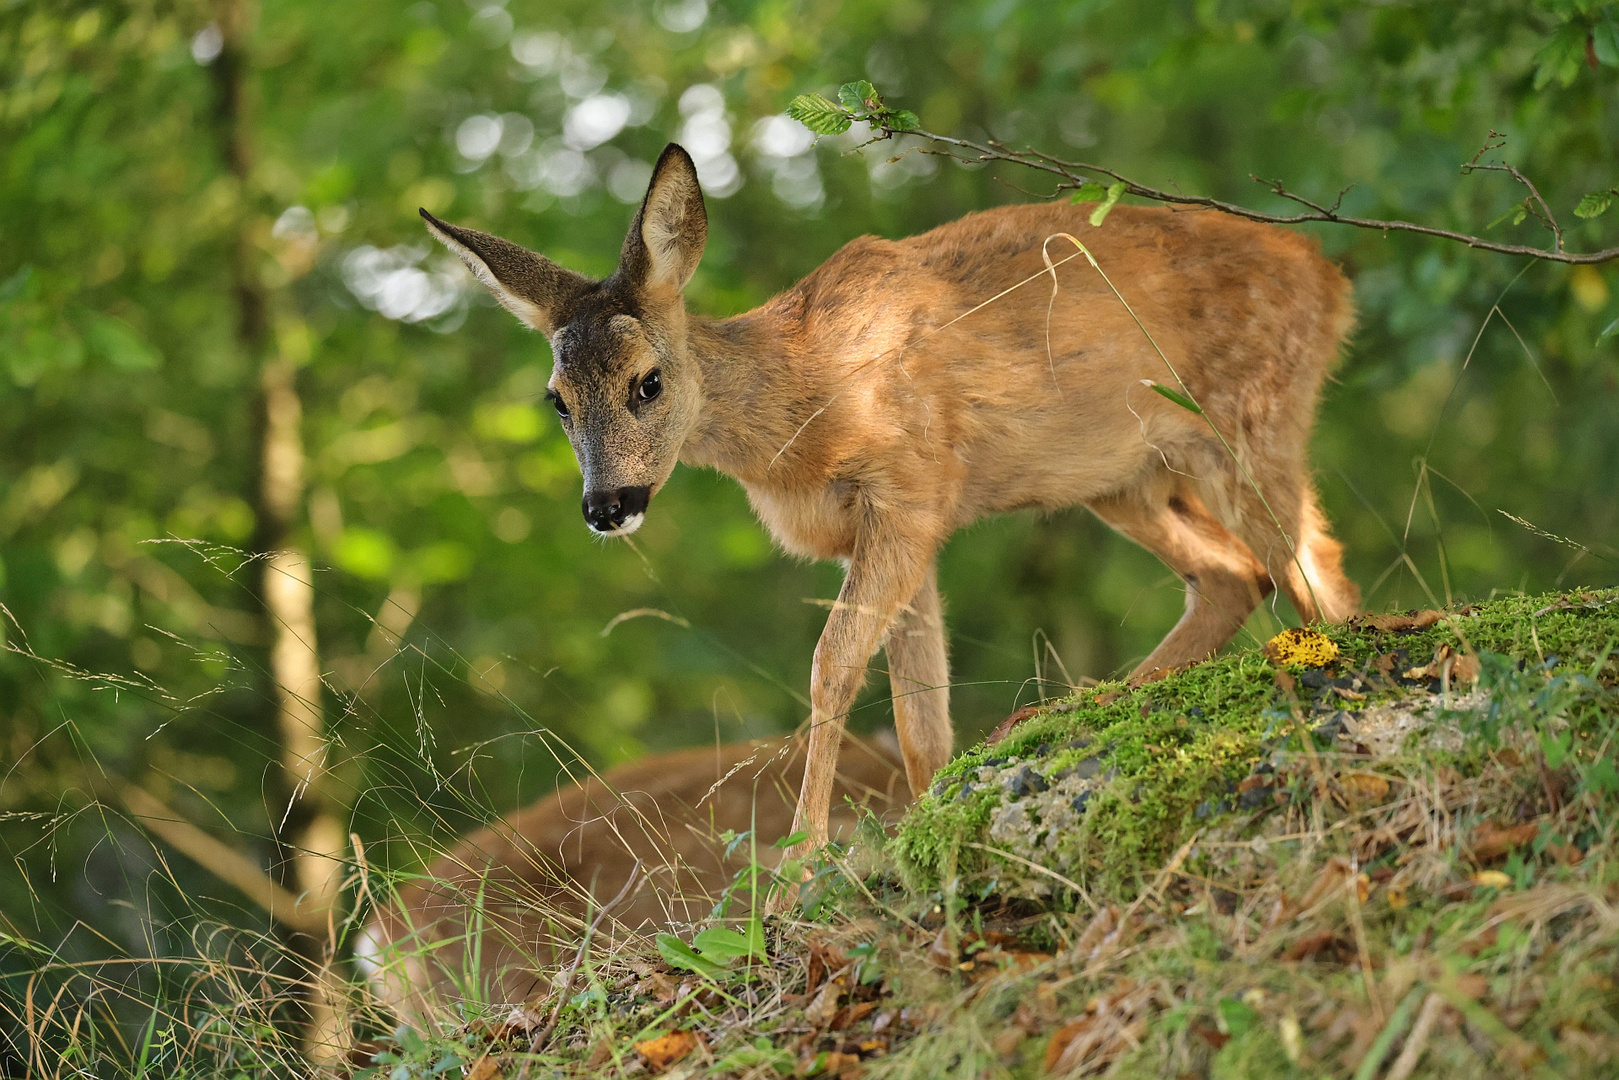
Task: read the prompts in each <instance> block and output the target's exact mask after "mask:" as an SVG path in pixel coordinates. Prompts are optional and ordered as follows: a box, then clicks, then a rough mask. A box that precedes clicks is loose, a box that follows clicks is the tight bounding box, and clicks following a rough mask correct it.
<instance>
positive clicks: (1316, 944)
mask: <svg viewBox="0 0 1619 1080" xmlns="http://www.w3.org/2000/svg"><path fill="white" fill-rule="evenodd" d="M1328 946H1334V947H1335V951H1337V952H1342V951H1343V949H1344V945H1343V944H1342V943H1340V942H1339V941H1338V935H1337V934H1335V933H1333V932H1332V931H1331V930H1323V931H1321V932H1320V933H1319V934H1311V935H1310V936H1309V937H1305V938H1300V939H1299V940H1297V941H1295V942H1294V943H1293V944H1292V945H1290V946H1288V947H1287V949H1286V950H1285V951H1284V952H1283V953H1282V955H1281V959H1282V960H1283V962H1285V963H1297V962H1298V961H1300V960H1308V959H1311V958H1312V957H1314V956H1315V955H1317V954H1318V953H1321V952H1323V951H1325V950H1326V949H1327V947H1328ZM1349 947H1350V948H1353V946H1349Z"/></svg>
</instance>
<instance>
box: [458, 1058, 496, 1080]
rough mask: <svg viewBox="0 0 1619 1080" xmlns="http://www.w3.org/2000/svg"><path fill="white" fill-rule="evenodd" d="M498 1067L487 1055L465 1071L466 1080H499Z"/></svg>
mask: <svg viewBox="0 0 1619 1080" xmlns="http://www.w3.org/2000/svg"><path fill="white" fill-rule="evenodd" d="M503 1075H504V1074H502V1073H501V1071H500V1065H499V1064H498V1063H497V1062H496V1061H495V1059H494V1058H492V1057H490V1056H489V1055H488V1054H485V1055H483V1056H482V1057H480V1058H479V1059H478V1060H477V1061H474V1062H473V1063H472V1065H471V1066H470V1067H469V1068H468V1069H467V1071H466V1074H465V1076H466V1080H501V1077H502V1076H503Z"/></svg>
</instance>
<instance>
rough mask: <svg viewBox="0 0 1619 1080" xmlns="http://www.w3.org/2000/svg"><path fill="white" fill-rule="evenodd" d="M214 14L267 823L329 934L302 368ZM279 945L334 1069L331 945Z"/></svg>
mask: <svg viewBox="0 0 1619 1080" xmlns="http://www.w3.org/2000/svg"><path fill="white" fill-rule="evenodd" d="M215 10H216V11H217V13H218V26H219V30H220V34H221V37H222V46H223V47H222V49H221V51H220V53H219V56H218V57H217V58H216V59H215V61H214V68H213V74H214V82H215V86H216V90H217V94H218V99H219V137H220V144H221V151H222V153H223V155H224V157H225V161H226V164H227V167H228V168H229V170H230V172H231V174H232V176H234V177H235V179H236V181H237V184H238V188H239V198H240V206H241V210H240V214H239V217H238V224H237V227H236V236H235V238H234V243H233V247H232V252H231V262H232V266H231V271H232V278H233V288H234V291H235V294H236V299H237V308H238V310H237V334H238V338H239V342H240V346H241V348H242V351H243V353H244V355H245V356H247V357H248V358H249V359H250V360H252V361H254V362H256V363H258V365H259V386H258V405H259V418H258V419H259V425H258V431H259V434H260V438H261V440H262V441H261V443H260V447H259V490H258V493H257V494H258V499H257V502H258V507H259V528H258V539H257V542H256V544H255V547H256V548H257V551H256V552H255V554H256V555H258V556H259V558H260V559H261V560H262V565H263V567H264V575H263V578H262V581H261V596H262V599H263V604H264V618H265V621H266V623H267V624H268V625H267V629H268V635H267V636H268V639H269V641H270V665H269V666H270V677H271V680H272V683H273V686H272V688H271V689H272V697H273V699H274V702H275V718H276V731H277V734H278V735H279V737H280V741H281V766H282V772H283V774H284V778H285V784H286V794H287V798H288V803H287V806H286V809H285V812H284V813H283V814H281V815H280V816H279V817H278V820H277V821H276V823H275V824H276V827H277V832H278V837H277V839H278V840H279V842H280V844H281V847H282V850H283V851H284V852H286V853H287V858H286V864H285V867H284V875H283V876H284V884H285V885H287V887H288V888H290V889H291V890H292V891H293V892H295V893H297V894H298V897H299V900H298V903H299V907H300V915H301V916H303V917H304V918H305V919H307V920H317V919H324V921H325V923H326V925H327V927H329V928H335V926H336V924H337V922H338V920H339V917H340V914H341V912H340V904H341V900H342V895H341V893H342V881H343V860H344V857H345V855H346V851H347V840H346V834H345V831H344V829H343V825H342V821H341V820H340V818H339V816H338V812H337V804H336V802H335V801H334V800H333V799H332V797H331V792H330V790H329V789H330V786H331V785H330V781H329V779H328V776H329V773H328V768H329V764H330V763H329V761H328V755H329V753H330V745H329V743H328V742H327V739H326V732H325V723H324V713H323V710H322V701H321V672H320V653H319V650H318V648H317V639H316V635H315V588H314V581H313V578H312V575H311V572H310V563H309V555H308V553H307V552H305V551H302V550H300V549H299V548H298V546H297V544H296V542H295V538H294V536H293V529H294V526H295V524H296V523H297V520H298V515H299V510H300V507H301V505H302V502H303V494H304V479H303V476H304V445H303V432H302V419H303V406H302V403H301V402H300V401H299V398H298V389H297V382H296V375H297V362H298V360H299V359H300V358H298V357H295V356H291V355H288V352H287V350H286V349H284V348H279V347H277V346H276V345H275V344H273V343H272V341H271V335H270V333H269V327H270V298H269V296H268V295H267V291H266V289H265V286H264V284H263V282H262V281H261V279H260V278H259V275H258V273H257V270H256V266H255V263H256V260H257V254H256V252H255V250H254V243H253V237H252V233H251V220H252V218H251V214H250V212H249V206H250V199H251V193H250V185H251V182H252V165H253V127H252V124H253V119H252V109H251V106H252V99H251V95H252V83H251V78H250V72H251V58H250V56H249V51H248V49H247V42H248V40H249V38H250V36H251V32H252V24H253V20H254V15H255V12H254V8H253V5H252V0H219V2H218V4H217V7H216V9H215ZM289 944H290V945H291V946H292V948H293V950H294V951H295V952H296V953H297V954H298V955H299V956H300V958H301V959H302V960H303V961H304V967H305V974H306V987H305V989H306V992H305V1006H306V1009H307V1017H306V1022H305V1028H304V1031H303V1033H302V1035H303V1043H304V1046H305V1049H306V1051H307V1052H308V1053H309V1055H310V1057H311V1059H312V1060H314V1061H317V1062H327V1061H332V1060H334V1059H336V1058H338V1057H340V1056H341V1055H342V1054H343V1053H344V1051H345V1049H346V1047H347V1044H348V1042H349V1031H348V1023H347V1016H346V1008H345V995H344V993H343V990H342V987H343V980H342V979H341V978H340V976H339V973H338V971H337V970H336V968H335V962H336V957H335V946H336V935H335V933H333V932H328V933H327V934H326V935H324V937H320V938H317V937H314V936H311V935H308V934H293V935H291V940H290V941H289Z"/></svg>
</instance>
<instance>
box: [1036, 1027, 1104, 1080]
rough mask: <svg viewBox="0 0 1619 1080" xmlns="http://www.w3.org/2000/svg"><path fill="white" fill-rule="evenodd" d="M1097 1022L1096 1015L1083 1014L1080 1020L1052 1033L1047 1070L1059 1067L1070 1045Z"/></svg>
mask: <svg viewBox="0 0 1619 1080" xmlns="http://www.w3.org/2000/svg"><path fill="white" fill-rule="evenodd" d="M1096 1024H1097V1018H1096V1017H1094V1016H1082V1017H1080V1018H1079V1019H1078V1020H1075V1021H1073V1022H1071V1023H1067V1024H1064V1025H1063V1026H1062V1027H1060V1028H1058V1029H1057V1030H1056V1031H1055V1032H1054V1033H1053V1034H1052V1036H1051V1041H1050V1042H1048V1043H1046V1072H1052V1071H1054V1070H1055V1069H1056V1068H1057V1062H1059V1061H1061V1060H1062V1057H1063V1055H1064V1054H1065V1053H1067V1051H1068V1047H1069V1045H1070V1044H1072V1043H1073V1041H1074V1040H1075V1039H1077V1038H1080V1037H1081V1036H1082V1035H1085V1034H1087V1033H1089V1032H1090V1030H1091V1029H1092V1028H1094V1027H1095V1026H1096Z"/></svg>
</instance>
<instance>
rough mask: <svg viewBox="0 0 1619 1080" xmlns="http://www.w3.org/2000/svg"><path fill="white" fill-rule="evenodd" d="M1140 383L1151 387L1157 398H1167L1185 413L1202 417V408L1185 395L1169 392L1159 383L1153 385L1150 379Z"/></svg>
mask: <svg viewBox="0 0 1619 1080" xmlns="http://www.w3.org/2000/svg"><path fill="white" fill-rule="evenodd" d="M1141 381H1142V382H1143V383H1145V384H1146V385H1147V386H1149V387H1151V388H1152V392H1153V393H1155V394H1157V395H1158V396H1159V397H1166V398H1168V399H1169V400H1170V401H1173V402H1174V403H1175V404H1177V405H1179V406H1180V407H1181V408H1183V409H1185V410H1186V411H1187V412H1194V413H1197V415H1199V416H1202V415H1203V408H1202V406H1200V405H1199V404H1198V403H1197V402H1195V401H1193V400H1192V399H1191V398H1189V397H1187V396H1186V395H1185V394H1177V393H1176V392H1175V391H1173V390H1171V389H1170V388H1169V387H1167V386H1163V385H1161V384H1159V383H1155V382H1153V381H1152V380H1151V379H1142V380H1141Z"/></svg>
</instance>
